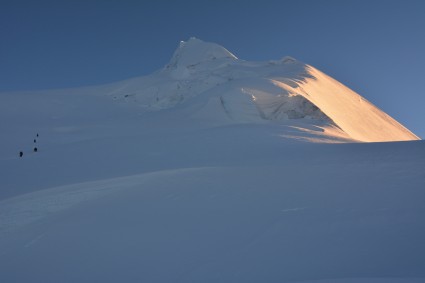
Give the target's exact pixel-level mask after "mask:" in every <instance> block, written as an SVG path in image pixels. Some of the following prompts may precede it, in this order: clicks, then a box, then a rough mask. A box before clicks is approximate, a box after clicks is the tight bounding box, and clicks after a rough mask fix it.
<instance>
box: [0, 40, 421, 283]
mask: <svg viewBox="0 0 425 283" xmlns="http://www.w3.org/2000/svg"><path fill="white" fill-rule="evenodd" d="M197 50H198V51H199V52H195V51H197ZM189 51H190V52H189ZM198 63H199V64H198ZM191 65H195V66H194V67H188V66H191ZM318 72H319V71H317V70H315V69H312V67H306V65H304V64H301V63H299V62H297V61H295V60H293V59H292V58H289V57H286V58H285V59H283V60H281V61H271V62H263V63H253V62H245V61H241V60H239V59H236V57H235V56H234V55H232V54H231V53H230V52H229V51H227V50H225V49H224V48H222V47H220V46H218V45H215V44H210V43H205V42H202V41H199V40H197V39H191V40H189V41H188V42H186V43H182V44H181V45H180V47H179V48H178V49H177V51H176V52H175V54H174V56H173V59H172V60H171V62H170V64H169V65H167V66H166V67H165V68H164V69H163V70H160V71H158V72H156V73H155V74H153V75H151V76H148V77H143V78H135V79H131V80H128V81H125V82H120V83H115V84H111V85H107V86H96V87H88V88H81V89H75V90H57V91H40V92H33V93H2V94H0V132H1V133H2V139H1V140H0V282H47V283H49V282H300V281H302V282H310V283H313V282H315V283H324V282H329V283H336V282H344V283H364V282H372V283H383V282H389V283H400V282H410V283H419V282H425V241H424V240H423V239H425V221H424V219H425V170H424V168H425V143H424V142H423V141H407V142H386V143H358V142H355V140H367V139H378V138H379V137H381V138H382V137H383V135H387V138H388V135H390V134H394V135H395V133H397V131H396V130H394V131H389V132H386V131H388V129H390V128H391V127H395V128H396V129H398V130H399V132H398V134H397V137H398V138H395V139H401V138H400V135H402V133H404V134H406V135H408V134H410V132H408V131H407V130H405V129H404V128H403V127H402V126H400V125H399V124H398V123H397V122H395V121H394V120H392V119H391V118H389V117H388V116H386V115H385V114H383V112H381V111H380V110H378V109H377V108H375V107H374V106H372V105H371V104H369V103H368V102H366V101H365V100H361V102H359V101H360V100H359V99H360V97H359V96H357V95H356V94H354V93H353V92H351V91H350V90H348V89H346V88H345V87H343V86H342V85H340V84H339V83H337V82H335V81H334V80H333V79H331V78H329V77H327V76H326V75H324V74H322V73H318ZM325 88H328V89H327V90H326V91H325V90H324V89H325ZM338 89H344V90H345V92H344V98H341V100H338V101H339V102H338V103H336V102H335V101H334V98H335V96H337V93H338V91H337V90H338ZM307 96H308V97H309V98H308V99H307V98H306V97H307ZM322 96H323V97H322ZM335 99H336V98H335ZM355 101H357V102H359V105H360V106H356V105H357V104H356V103H357V102H355ZM351 102H352V104H353V105H354V106H350V107H348V108H347V109H346V110H344V111H345V112H349V111H351V110H352V109H356V107H360V110H359V111H363V112H361V113H363V114H362V115H363V116H362V117H357V118H356V117H354V116H347V117H345V118H344V117H343V116H342V114H341V112H339V111H341V109H340V108H339V107H343V105H341V103H342V104H344V103H351ZM334 107H335V108H337V109H334ZM350 109H351V110H350ZM352 111H355V110H352ZM356 111H357V110H356ZM369 112H373V114H370V113H369ZM367 115H369V116H367ZM366 117H372V118H371V119H372V120H373V122H371V121H369V123H368V122H367V121H366V120H365V121H363V122H362V123H364V125H363V126H364V127H363V128H356V125H355V124H356V123H359V121H362V120H359V119H366ZM337 118H338V119H340V120H338V119H337ZM344 119H345V120H344ZM379 119H381V120H379ZM379 121H383V122H382V123H383V124H381V126H380V127H381V128H382V129H387V130H382V131H381V132H380V134H379V135H375V133H369V132H368V131H365V130H363V131H362V129H370V128H373V127H375V126H376V125H377V124H376V125H375V123H380V122H379ZM344 123H345V124H344ZM37 133H39V136H38V137H36V134H37ZM353 135H358V136H356V137H354V136H353ZM374 135H375V136H374ZM360 136H362V137H364V138H360ZM366 137H367V139H366ZM394 137H395V136H394ZM413 137H414V136H412V139H414V138H413ZM33 139H36V143H34V142H33ZM35 145H36V146H37V147H38V149H39V151H38V152H36V153H35V152H32V148H33V147H34V146H35ZM20 150H22V151H23V152H24V155H23V157H22V158H19V155H18V153H19V151H20Z"/></svg>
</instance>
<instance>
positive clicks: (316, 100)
mask: <svg viewBox="0 0 425 283" xmlns="http://www.w3.org/2000/svg"><path fill="white" fill-rule="evenodd" d="M306 70H307V71H308V74H309V75H310V77H306V78H305V80H304V81H299V82H297V83H296V84H294V85H291V84H288V83H287V81H286V78H284V79H283V80H281V79H279V78H278V79H277V80H276V81H275V83H276V85H278V86H279V87H281V88H282V89H284V90H286V91H288V92H289V93H290V94H291V95H295V96H302V97H304V98H306V99H308V100H309V101H310V102H311V103H312V104H313V105H315V106H316V107H318V108H319V109H320V110H321V111H322V112H323V113H324V114H325V115H326V116H328V117H329V118H330V119H332V121H333V122H334V123H335V124H336V125H338V127H340V128H341V129H342V130H343V131H344V132H346V133H347V134H349V136H350V137H352V138H353V139H356V140H359V141H365V142H376V141H401V140H418V139H419V138H418V137H417V136H416V135H415V134H413V133H412V132H410V131H409V130H408V129H406V128H405V127H404V126H403V125H401V124H400V123H398V122H397V121H396V120H394V119H393V118H391V117H390V116H389V115H387V114H386V113H384V112H383V111H381V110H380V109H378V108H377V107H376V106H374V105H373V104H372V103H370V102H369V101H367V100H366V99H365V98H363V97H362V96H360V95H359V94H357V93H355V92H354V91H352V90H351V89H349V88H348V87H346V86H344V85H343V84H341V83H340V82H338V81H336V80H334V79H333V78H331V77H329V76H327V75H326V74H324V73H322V72H321V71H319V70H317V69H315V68H314V67H312V66H306Z"/></svg>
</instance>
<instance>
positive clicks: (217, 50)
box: [167, 37, 237, 67]
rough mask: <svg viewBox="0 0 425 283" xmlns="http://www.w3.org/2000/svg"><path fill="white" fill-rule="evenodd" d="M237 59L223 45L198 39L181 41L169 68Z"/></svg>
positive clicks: (192, 38)
mask: <svg viewBox="0 0 425 283" xmlns="http://www.w3.org/2000/svg"><path fill="white" fill-rule="evenodd" d="M223 58H228V59H237V57H236V56H235V55H233V54H232V53H231V52H230V51H228V50H227V49H226V48H224V47H223V46H221V45H218V44H216V43H211V42H205V41H202V40H200V39H198V38H196V37H191V38H189V40H188V41H181V42H180V45H179V47H178V48H177V50H176V51H175V52H174V54H173V57H172V58H171V60H170V63H169V64H168V65H167V67H187V66H190V65H196V64H199V63H201V62H204V61H210V60H215V59H223Z"/></svg>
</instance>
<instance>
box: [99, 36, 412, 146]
mask: <svg viewBox="0 0 425 283" xmlns="http://www.w3.org/2000/svg"><path fill="white" fill-rule="evenodd" d="M100 92H102V93H105V94H108V95H110V96H111V97H112V98H113V99H116V100H119V101H128V102H130V103H137V104H138V105H140V106H141V107H143V108H144V109H146V110H160V109H164V108H171V107H174V106H176V105H179V104H185V105H190V104H193V103H196V107H194V108H195V109H194V110H193V111H194V113H192V115H193V117H196V118H197V119H207V120H210V121H215V122H218V121H220V122H223V120H228V121H226V122H227V123H229V122H234V123H237V122H247V121H248V122H254V121H256V122H264V121H266V120H272V121H276V120H285V119H301V118H310V119H316V120H320V121H326V122H327V123H326V124H327V125H329V126H331V127H337V128H339V129H340V130H342V132H343V133H344V134H345V135H346V136H347V138H350V139H354V140H358V141H366V142H376V141H401V140H417V139H418V137H417V136H416V135H414V134H413V133H411V132H410V131H409V130H408V129H406V128H405V127H403V126H402V125H401V124H400V123H398V122H397V121H395V120H394V119H392V118H391V117H390V116H388V115H387V114H385V113H384V112H383V111H381V110H380V109H378V108H377V107H376V106H374V105H372V104H371V103H370V102H368V101H367V100H366V99H365V98H363V97H361V96H360V95H358V94H357V93H355V92H354V91H352V90H350V89H349V88H347V87H346V86H344V85H343V84H341V83H339V82H338V81H336V80H334V79H332V78H331V77H329V76H327V75H326V74H324V73H322V72H320V71H319V70H317V69H316V68H314V67H312V66H309V65H306V64H303V63H301V62H299V61H297V60H295V59H293V58H291V57H284V58H283V59H282V60H278V61H269V62H248V61H243V60H239V59H238V58H236V56H235V55H233V54H232V53H231V52H229V51H228V50H226V49H225V48H224V47H221V46H219V45H217V44H214V43H206V42H203V41H201V40H199V39H196V38H191V39H190V40H188V41H187V42H181V43H180V46H179V47H178V48H177V50H176V51H175V53H174V55H173V57H172V59H171V60H170V63H169V64H168V65H167V66H166V67H165V68H164V69H163V70H160V71H159V72H156V73H154V74H152V75H150V76H147V77H141V78H135V79H132V80H127V81H124V82H121V83H118V84H111V85H109V86H108V87H107V91H105V89H104V88H102V89H101V90H100ZM187 107H189V106H187Z"/></svg>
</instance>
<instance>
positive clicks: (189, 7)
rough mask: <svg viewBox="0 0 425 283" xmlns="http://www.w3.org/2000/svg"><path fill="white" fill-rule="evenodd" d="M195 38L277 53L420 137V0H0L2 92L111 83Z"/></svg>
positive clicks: (423, 22) (424, 24)
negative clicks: (307, 66) (314, 71)
mask: <svg viewBox="0 0 425 283" xmlns="http://www.w3.org/2000/svg"><path fill="white" fill-rule="evenodd" d="M191 36H196V37H198V38H200V39H202V40H204V41H212V42H216V43H218V44H221V45H223V46H224V47H226V48H227V49H229V50H230V51H231V52H233V53H234V54H235V55H236V56H238V57H239V58H241V59H245V60H269V59H279V58H281V57H283V56H285V55H290V56H292V57H295V58H297V59H299V60H301V61H304V62H305V63H308V64H310V65H313V66H315V67H316V68H318V69H320V70H322V71H324V72H325V73H327V74H328V75H330V76H332V77H334V78H335V79H337V80H339V81H341V82H342V83H344V84H346V85H347V86H349V87H350V88H352V89H353V90H355V91H357V92H358V93H359V94H361V95H363V96H364V97H365V98H367V99H368V100H370V101H371V102H373V103H374V104H376V105H377V106H378V107H379V108H381V109H382V110H384V111H385V112H387V113H388V114H390V115H391V116H393V117H394V118H395V119H397V120H398V121H400V122H401V123H403V124H404V125H405V126H407V127H408V128H409V129H411V130H412V131H413V132H415V133H416V134H417V135H419V136H421V137H423V138H424V137H425V111H424V109H423V108H424V107H425V70H424V66H425V1H422V0H417V1H415V0H400V1H379V0H374V1H372V0H370V1H362V0H355V1H349V0H345V1H331V0H329V1H325V0H322V1H320V0H315V1H302V0H300V1H283V0H281V1H277V0H276V1H273V0H262V1H254V0H252V1H247V0H245V1H243V0H214V1H212V0H210V1H208V0H197V1H193V0H186V1H171V0H170V1H165V0H163V1H161V0H156V1H143V0H142V1H123V0H121V1H108V0H102V1H100V0H99V1H90V0H86V1H82V0H81V1H79V0H74V1H61V0H56V1H43V0H40V1H32V0H27V1H19V0H13V1H12V0H10V1H5V0H3V1H1V2H0V91H8V90H33V89H46V88H64V87H75V86H82V85H91V84H102V83H107V82H113V81H117V80H121V79H126V78H129V77H134V76H140V75H144V74H149V73H151V72H153V71H155V70H157V69H159V68H161V67H162V66H164V65H165V64H166V63H167V62H168V60H169V59H170V58H171V55H172V53H173V51H174V50H175V48H176V47H177V45H178V43H179V41H180V40H187V39H188V38H189V37H191Z"/></svg>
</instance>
